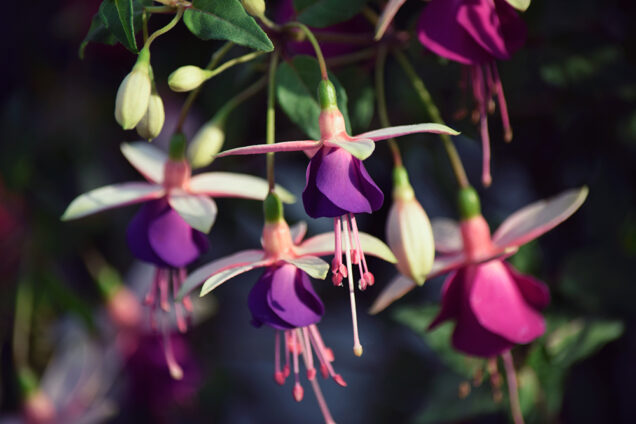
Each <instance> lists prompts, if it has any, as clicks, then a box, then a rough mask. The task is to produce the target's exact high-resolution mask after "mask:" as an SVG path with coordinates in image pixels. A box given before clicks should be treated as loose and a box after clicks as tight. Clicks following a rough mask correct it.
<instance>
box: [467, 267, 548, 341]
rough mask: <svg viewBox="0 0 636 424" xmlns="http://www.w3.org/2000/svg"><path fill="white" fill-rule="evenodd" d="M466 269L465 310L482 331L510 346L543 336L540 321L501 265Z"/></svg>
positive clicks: (543, 325) (543, 326)
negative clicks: (469, 280) (467, 289)
mask: <svg viewBox="0 0 636 424" xmlns="http://www.w3.org/2000/svg"><path fill="white" fill-rule="evenodd" d="M469 269H470V270H471V271H472V273H473V275H472V276H469V277H468V278H470V279H472V285H471V287H470V288H469V292H468V294H467V295H468V300H469V306H470V309H471V310H472V312H473V313H474V314H475V317H476V318H477V320H478V321H479V323H480V324H481V325H482V326H483V327H484V328H485V329H487V330H489V331H491V332H493V333H495V334H497V335H499V336H501V337H503V338H505V339H508V340H510V341H511V342H514V343H529V342H531V341H532V340H534V339H536V338H537V337H539V336H540V335H542V334H543V333H544V331H545V321H544V320H543V317H542V316H541V314H540V313H539V312H538V311H537V310H535V309H534V308H533V307H532V306H530V305H529V304H528V303H527V302H526V300H525V299H524V297H523V296H522V294H521V291H520V290H519V287H518V286H517V283H516V282H515V280H514V279H513V276H512V275H511V274H510V273H509V272H508V269H507V268H506V267H505V265H504V264H503V262H502V261H500V260H494V261H491V262H487V263H485V264H482V265H477V266H474V267H469Z"/></svg>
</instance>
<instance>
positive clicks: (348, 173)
mask: <svg viewBox="0 0 636 424" xmlns="http://www.w3.org/2000/svg"><path fill="white" fill-rule="evenodd" d="M318 97H319V101H320V105H321V108H322V111H321V113H320V117H319V125H320V135H321V137H320V140H306V141H287V142H282V143H275V144H261V145H254V146H247V147H241V148H237V149H232V150H228V151H226V152H223V153H221V154H219V155H218V156H228V155H248V154H258V153H268V152H287V151H299V150H300V151H304V152H305V153H306V154H307V155H308V156H309V157H310V158H311V159H310V161H309V165H308V166H307V172H306V179H307V182H306V185H305V190H304V191H303V205H304V207H305V211H306V212H307V214H308V215H309V216H311V217H312V218H319V217H328V218H334V234H335V239H334V241H335V247H334V249H333V252H334V253H335V257H334V259H333V261H332V281H333V283H334V284H335V285H338V286H341V285H342V280H343V279H344V278H349V294H350V298H351V304H352V307H355V298H354V289H353V276H352V266H351V264H352V263H353V264H354V265H358V269H359V272H360V280H359V282H358V287H359V289H360V290H364V289H366V287H367V286H371V285H373V284H374V281H375V279H374V277H373V274H372V273H371V272H370V271H369V268H368V266H367V261H366V258H365V257H364V249H362V248H361V245H360V240H359V237H358V226H357V223H356V219H355V216H354V214H356V213H362V212H364V213H371V212H373V211H375V210H378V209H379V208H380V207H381V206H382V203H383V201H384V195H383V194H382V191H381V190H380V189H379V188H378V186H377V185H376V184H375V182H374V181H373V179H372V178H371V176H369V174H368V173H367V171H366V169H365V168H364V165H363V164H362V161H363V160H364V159H366V158H368V157H369V156H370V155H371V154H372V153H373V150H374V149H375V142H376V141H380V140H386V139H389V138H393V137H399V136H402V135H407V134H415V133H437V134H440V133H443V134H452V135H456V134H458V133H457V132H456V131H454V130H452V129H450V128H448V127H446V126H445V125H439V124H416V125H402V126H397V127H390V128H383V129H379V130H375V131H369V132H366V133H363V134H360V135H357V136H353V137H352V136H350V135H349V134H347V130H346V127H345V121H344V118H343V116H342V113H340V110H338V106H337V104H336V91H335V88H334V87H333V85H332V84H331V82H329V81H328V80H323V81H321V82H320V85H319V88H318ZM343 246H344V251H343ZM343 253H344V254H345V259H346V265H345V263H343V261H342V254H343ZM352 315H353V319H354V327H355V321H356V318H355V316H356V313H355V308H353V311H352ZM355 338H356V339H357V336H355ZM355 352H356V354H357V355H358V356H359V355H361V354H362V346H360V345H359V344H356V348H355Z"/></svg>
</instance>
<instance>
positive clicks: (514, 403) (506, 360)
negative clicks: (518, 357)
mask: <svg viewBox="0 0 636 424" xmlns="http://www.w3.org/2000/svg"><path fill="white" fill-rule="evenodd" d="M501 359H502V360H503V364H504V369H505V370H506V380H507V382H508V399H509V401H510V410H511V412H512V419H513V420H514V422H515V424H524V420H523V413H522V412H521V404H520V403H519V391H518V385H517V374H516V372H515V364H514V362H513V360H512V354H511V353H510V351H507V352H505V353H503V354H501Z"/></svg>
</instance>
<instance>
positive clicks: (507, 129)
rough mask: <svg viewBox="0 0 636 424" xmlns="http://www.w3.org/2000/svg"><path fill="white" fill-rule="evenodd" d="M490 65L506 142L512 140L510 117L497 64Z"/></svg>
mask: <svg viewBox="0 0 636 424" xmlns="http://www.w3.org/2000/svg"><path fill="white" fill-rule="evenodd" d="M490 66H491V67H492V72H493V74H494V79H495V88H496V92H497V101H498V102H499V109H500V110H501V121H502V122H503V127H504V140H505V141H506V142H510V141H512V127H511V126H510V117H509V116H508V105H507V103H506V96H504V91H503V84H502V83H501V78H500V77H499V71H498V70H497V65H496V64H495V63H492V64H491V65H490Z"/></svg>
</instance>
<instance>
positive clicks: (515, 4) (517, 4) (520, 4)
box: [506, 0, 531, 12]
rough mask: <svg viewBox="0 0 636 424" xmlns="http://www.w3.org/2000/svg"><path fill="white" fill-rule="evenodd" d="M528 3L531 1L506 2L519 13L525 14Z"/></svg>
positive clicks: (515, 0)
mask: <svg viewBox="0 0 636 424" xmlns="http://www.w3.org/2000/svg"><path fill="white" fill-rule="evenodd" d="M530 1H531V0H506V2H508V4H509V5H510V6H512V7H514V8H515V9H517V10H518V11H519V12H525V11H526V10H528V7H530Z"/></svg>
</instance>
